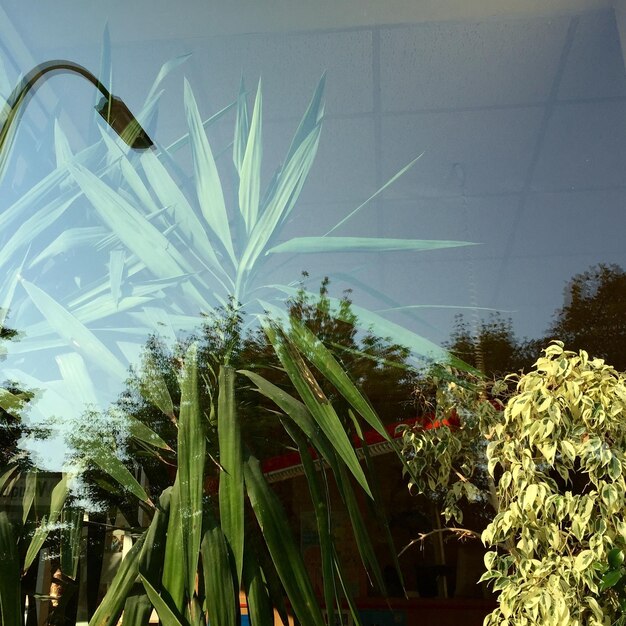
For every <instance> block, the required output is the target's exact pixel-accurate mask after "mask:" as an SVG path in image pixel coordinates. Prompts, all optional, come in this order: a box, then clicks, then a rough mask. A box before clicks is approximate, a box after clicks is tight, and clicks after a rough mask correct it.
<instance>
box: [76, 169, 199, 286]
mask: <svg viewBox="0 0 626 626" xmlns="http://www.w3.org/2000/svg"><path fill="white" fill-rule="evenodd" d="M70 171H71V173H72V176H73V177H74V179H75V180H76V182H77V183H78V185H79V186H80V188H81V189H82V191H83V193H84V194H85V196H86V197H87V199H88V200H89V201H90V202H91V204H92V205H93V207H94V209H95V210H96V211H97V212H98V214H99V215H100V217H101V218H102V220H103V221H104V223H105V224H106V225H107V226H108V227H109V228H110V229H111V231H112V232H113V233H115V235H116V236H117V237H118V239H119V240H120V241H121V242H122V243H123V244H124V245H125V246H126V248H128V250H130V251H131V252H132V253H133V254H135V255H137V257H138V258H139V259H140V260H141V261H142V262H143V263H144V264H145V266H146V267H147V268H148V269H149V270H150V272H152V273H153V274H154V275H155V276H156V277H158V278H172V277H175V276H181V275H182V274H185V273H188V272H190V271H191V268H190V267H189V265H188V263H187V262H186V261H185V259H184V258H183V257H182V256H181V255H180V253H178V252H177V251H176V250H175V249H173V248H172V246H171V244H170V242H169V241H168V239H167V237H165V235H163V234H162V233H161V232H160V231H159V230H157V229H156V228H155V227H154V226H153V225H152V224H151V223H150V222H149V221H148V220H147V219H145V217H144V216H142V215H141V214H140V213H139V212H138V211H137V210H136V209H135V208H134V207H133V206H132V205H131V204H130V203H129V202H127V201H126V200H125V199H124V198H123V197H122V196H121V195H120V194H118V193H116V192H115V191H114V190H113V189H111V188H110V187H109V186H108V185H106V184H105V183H103V182H102V181H101V180H100V179H99V178H98V177H97V176H95V175H94V174H92V173H91V172H89V171H88V170H86V169H85V168H83V167H81V166H78V165H74V166H71V167H70Z"/></svg>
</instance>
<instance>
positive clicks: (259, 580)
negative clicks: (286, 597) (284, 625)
mask: <svg viewBox="0 0 626 626" xmlns="http://www.w3.org/2000/svg"><path fill="white" fill-rule="evenodd" d="M243 580H244V586H245V590H246V598H247V604H248V615H249V616H250V623H251V624H254V625H255V626H257V625H258V626H274V623H275V622H274V611H273V609H272V602H271V600H270V595H269V591H268V589H267V586H266V584H265V580H264V578H263V570H262V569H261V566H260V564H259V561H258V560H257V558H256V554H254V552H253V551H252V550H246V556H245V559H244V566H243Z"/></svg>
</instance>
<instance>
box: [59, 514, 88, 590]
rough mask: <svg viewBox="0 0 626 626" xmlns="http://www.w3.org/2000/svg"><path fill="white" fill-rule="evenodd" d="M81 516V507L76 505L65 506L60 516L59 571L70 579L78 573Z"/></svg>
mask: <svg viewBox="0 0 626 626" xmlns="http://www.w3.org/2000/svg"><path fill="white" fill-rule="evenodd" d="M83 516H84V512H83V511H82V509H79V508H76V507H65V508H64V509H63V513H62V516H61V522H62V524H61V541H60V543H61V571H62V572H63V574H64V575H65V576H68V577H69V578H71V579H72V580H76V577H77V575H78V559H79V557H80V551H81V541H82V529H83Z"/></svg>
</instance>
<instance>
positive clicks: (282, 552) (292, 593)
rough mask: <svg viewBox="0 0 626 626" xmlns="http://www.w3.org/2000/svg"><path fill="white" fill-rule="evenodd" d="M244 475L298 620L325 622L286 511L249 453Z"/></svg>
mask: <svg viewBox="0 0 626 626" xmlns="http://www.w3.org/2000/svg"><path fill="white" fill-rule="evenodd" d="M244 475H245V481H246V490H247V493H248V497H249V498H250V504H251V505H252V509H253V511H254V514H255V516H256V518H257V520H258V522H259V526H260V527H261V532H262V533H263V537H264V538H265V542H266V544H267V547H268V549H269V552H270V555H271V557H272V561H273V563H274V565H275V567H276V571H277V572H278V575H279V577H280V580H281V582H282V584H283V586H284V588H285V591H286V592H287V597H288V598H289V601H290V603H291V606H292V608H293V610H294V612H295V614H296V617H297V619H298V621H299V622H300V623H301V624H302V626H319V625H320V624H323V623H324V619H323V617H322V613H321V611H320V608H319V606H318V604H317V599H316V597H315V593H314V591H313V586H312V584H311V580H310V579H309V576H308V574H307V571H306V567H305V565H304V562H303V560H302V555H301V554H300V550H299V549H298V546H297V545H296V543H295V541H294V539H293V536H292V534H291V529H290V528H289V524H288V523H287V516H286V514H285V511H284V509H283V507H282V505H281V504H280V501H279V500H278V498H277V496H276V494H274V493H273V492H272V491H271V489H270V488H269V485H268V484H267V481H266V480H265V478H264V476H263V473H262V472H261V468H260V465H259V462H258V460H257V459H256V458H254V457H252V456H249V457H248V458H247V459H246V460H245V462H244Z"/></svg>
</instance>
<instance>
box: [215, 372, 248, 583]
mask: <svg viewBox="0 0 626 626" xmlns="http://www.w3.org/2000/svg"><path fill="white" fill-rule="evenodd" d="M218 384H219V395H218V403H217V436H218V442H219V450H220V465H221V466H222V471H221V472H220V485H219V505H220V520H221V524H222V530H223V531H224V535H225V537H226V541H227V542H228V545H229V547H230V549H231V551H232V557H233V559H234V563H235V571H236V574H237V581H241V572H242V569H243V550H244V497H243V496H244V489H243V471H242V459H243V452H242V447H241V425H240V423H239V416H238V415H237V411H236V400H235V370H234V369H233V368H232V367H230V366H228V365H223V366H222V367H221V368H220V372H219V383H218ZM238 584H239V583H238Z"/></svg>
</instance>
